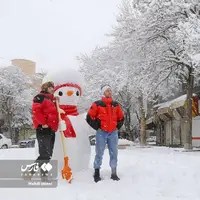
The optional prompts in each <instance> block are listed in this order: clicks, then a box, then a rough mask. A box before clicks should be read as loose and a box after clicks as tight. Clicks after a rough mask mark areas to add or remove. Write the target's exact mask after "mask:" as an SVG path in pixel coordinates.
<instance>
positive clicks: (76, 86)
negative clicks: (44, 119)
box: [54, 83, 82, 96]
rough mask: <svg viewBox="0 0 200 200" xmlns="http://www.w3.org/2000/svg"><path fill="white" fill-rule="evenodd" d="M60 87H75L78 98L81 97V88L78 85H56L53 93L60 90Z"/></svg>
mask: <svg viewBox="0 0 200 200" xmlns="http://www.w3.org/2000/svg"><path fill="white" fill-rule="evenodd" d="M62 87H75V88H77V89H78V90H79V91H80V96H81V95H82V89H81V87H80V86H79V85H77V84H73V83H64V84H61V85H57V86H56V87H55V88H54V91H56V90H58V89H59V88H62Z"/></svg>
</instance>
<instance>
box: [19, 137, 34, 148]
mask: <svg viewBox="0 0 200 200" xmlns="http://www.w3.org/2000/svg"><path fill="white" fill-rule="evenodd" d="M35 139H36V138H28V139H25V140H21V141H19V147H20V148H32V147H35Z"/></svg>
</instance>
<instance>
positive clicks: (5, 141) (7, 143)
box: [0, 134, 12, 149]
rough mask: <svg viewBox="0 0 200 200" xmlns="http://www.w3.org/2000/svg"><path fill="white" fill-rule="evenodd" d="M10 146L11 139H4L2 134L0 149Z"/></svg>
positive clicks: (0, 135)
mask: <svg viewBox="0 0 200 200" xmlns="http://www.w3.org/2000/svg"><path fill="white" fill-rule="evenodd" d="M11 146H12V142H11V139H9V138H7V137H5V136H4V135H3V134H0V148H1V149H8V148H10V147H11Z"/></svg>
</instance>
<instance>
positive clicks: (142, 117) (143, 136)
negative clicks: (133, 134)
mask: <svg viewBox="0 0 200 200" xmlns="http://www.w3.org/2000/svg"><path fill="white" fill-rule="evenodd" d="M139 101H140V145H141V146H145V145H146V117H145V111H144V104H143V97H140V98H139Z"/></svg>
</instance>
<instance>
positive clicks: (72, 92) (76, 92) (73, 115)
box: [36, 70, 95, 173]
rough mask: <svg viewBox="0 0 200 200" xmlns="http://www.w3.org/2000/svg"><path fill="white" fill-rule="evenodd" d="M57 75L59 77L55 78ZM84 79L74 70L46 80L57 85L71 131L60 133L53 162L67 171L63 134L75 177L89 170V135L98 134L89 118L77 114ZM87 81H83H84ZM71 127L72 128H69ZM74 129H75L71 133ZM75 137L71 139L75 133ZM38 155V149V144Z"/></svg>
mask: <svg viewBox="0 0 200 200" xmlns="http://www.w3.org/2000/svg"><path fill="white" fill-rule="evenodd" d="M55 75H56V76H55ZM81 79H82V76H81V75H80V73H79V72H77V71H74V70H66V71H59V72H57V73H55V74H54V75H52V76H49V75H48V76H47V77H45V78H44V80H43V82H47V81H53V82H54V84H55V86H56V87H55V91H54V96H59V104H60V108H61V109H63V110H64V111H65V114H62V115H61V117H62V120H64V121H65V122H66V126H67V129H66V130H65V131H64V134H63V133H60V132H59V130H58V131H57V132H56V137H55V144H54V150H53V155H52V159H53V160H57V161H58V168H59V171H60V172H61V170H62V169H63V167H64V153H63V145H62V137H61V134H63V135H64V143H65V147H66V154H67V156H68V158H69V166H70V167H71V169H72V173H76V172H79V171H81V170H85V169H87V168H88V166H89V163H90V155H91V146H90V141H89V135H91V134H95V132H94V130H93V129H92V128H91V127H90V126H89V125H88V124H87V122H86V120H85V118H86V114H85V113H84V114H79V113H78V112H77V104H78V101H79V99H80V96H81V94H82V88H81V86H82V84H81V83H80V82H81ZM82 81H83V79H82ZM69 123H70V126H69ZM69 127H71V129H69ZM72 129H73V132H74V133H75V134H72V136H70V134H69V133H71V130H72ZM36 154H37V155H38V147H37V142H36Z"/></svg>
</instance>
